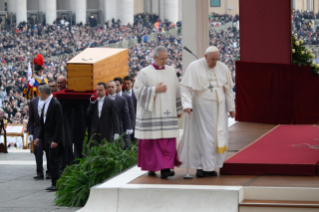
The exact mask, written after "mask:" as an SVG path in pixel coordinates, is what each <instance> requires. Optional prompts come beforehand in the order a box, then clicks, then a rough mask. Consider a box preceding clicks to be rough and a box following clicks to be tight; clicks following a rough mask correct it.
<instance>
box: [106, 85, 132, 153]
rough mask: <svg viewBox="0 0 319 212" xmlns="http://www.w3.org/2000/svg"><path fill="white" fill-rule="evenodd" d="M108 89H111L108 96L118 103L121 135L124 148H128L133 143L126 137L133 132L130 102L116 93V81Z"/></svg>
mask: <svg viewBox="0 0 319 212" xmlns="http://www.w3.org/2000/svg"><path fill="white" fill-rule="evenodd" d="M107 89H108V91H109V94H108V98H110V99H112V100H114V101H115V103H116V110H117V114H118V116H119V121H120V135H121V136H123V137H122V138H123V139H124V140H125V144H124V145H123V148H124V149H126V148H127V147H129V146H130V145H131V143H130V141H129V140H128V139H126V134H131V131H130V130H131V119H130V114H129V109H128V104H127V101H126V99H125V98H123V97H120V96H119V95H118V94H116V84H115V82H114V81H110V82H109V83H108V85H107Z"/></svg>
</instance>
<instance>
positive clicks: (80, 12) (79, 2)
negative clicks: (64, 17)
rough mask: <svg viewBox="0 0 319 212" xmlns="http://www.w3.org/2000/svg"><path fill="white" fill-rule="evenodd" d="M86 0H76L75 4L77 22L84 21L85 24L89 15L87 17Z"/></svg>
mask: <svg viewBox="0 0 319 212" xmlns="http://www.w3.org/2000/svg"><path fill="white" fill-rule="evenodd" d="M86 6H87V5H86V0H76V5H75V17H76V19H75V23H77V24H78V23H80V22H82V23H83V24H85V23H86V20H87V17H86Z"/></svg>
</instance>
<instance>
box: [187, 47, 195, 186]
mask: <svg viewBox="0 0 319 212" xmlns="http://www.w3.org/2000/svg"><path fill="white" fill-rule="evenodd" d="M183 49H185V50H186V51H188V52H189V53H190V54H192V55H193V56H194V57H196V58H197V59H198V57H197V56H196V55H195V54H194V53H193V52H192V51H191V50H189V49H188V48H187V47H186V46H184V47H183ZM191 112H193V110H191ZM188 116H189V121H190V119H191V114H188ZM188 127H189V126H188ZM186 145H187V162H186V166H187V171H186V175H185V176H184V179H185V180H191V179H193V176H191V175H189V141H188V139H187V143H186Z"/></svg>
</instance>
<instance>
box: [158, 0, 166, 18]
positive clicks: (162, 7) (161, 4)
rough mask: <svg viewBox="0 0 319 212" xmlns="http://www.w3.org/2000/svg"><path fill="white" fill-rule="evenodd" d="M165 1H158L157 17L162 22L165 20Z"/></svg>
mask: <svg viewBox="0 0 319 212" xmlns="http://www.w3.org/2000/svg"><path fill="white" fill-rule="evenodd" d="M165 1H166V0H158V5H159V6H158V7H159V17H160V19H161V20H162V21H164V19H165V10H166V8H165Z"/></svg>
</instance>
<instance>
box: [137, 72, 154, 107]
mask: <svg viewBox="0 0 319 212" xmlns="http://www.w3.org/2000/svg"><path fill="white" fill-rule="evenodd" d="M146 82H147V79H146V76H145V74H144V72H140V73H139V74H138V75H137V77H136V81H135V84H134V93H135V96H136V99H137V102H138V103H139V104H138V105H139V106H141V107H142V108H144V109H145V110H148V111H150V112H152V111H153V108H154V99H155V96H156V92H155V91H156V87H155V86H147V83H146Z"/></svg>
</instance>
